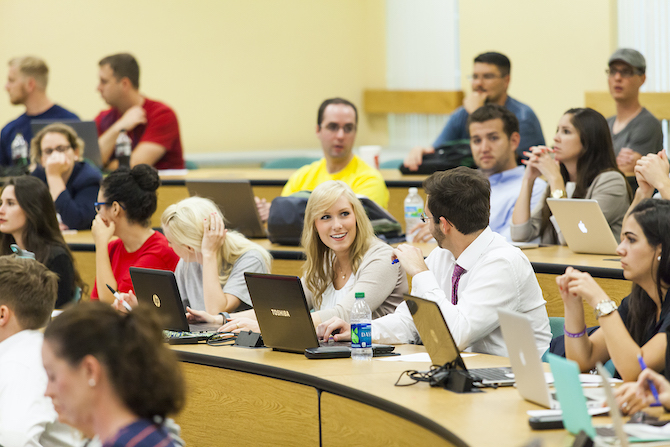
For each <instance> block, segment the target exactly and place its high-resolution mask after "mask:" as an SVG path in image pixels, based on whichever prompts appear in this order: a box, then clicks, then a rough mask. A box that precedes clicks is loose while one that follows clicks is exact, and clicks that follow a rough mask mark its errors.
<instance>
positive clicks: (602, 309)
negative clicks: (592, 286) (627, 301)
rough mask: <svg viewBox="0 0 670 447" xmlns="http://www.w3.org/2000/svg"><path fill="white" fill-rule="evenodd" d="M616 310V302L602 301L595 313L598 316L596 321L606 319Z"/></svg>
mask: <svg viewBox="0 0 670 447" xmlns="http://www.w3.org/2000/svg"><path fill="white" fill-rule="evenodd" d="M615 310H617V305H616V303H615V302H614V301H612V300H602V301H601V302H599V303H598V305H597V306H596V309H595V312H594V313H595V315H596V320H597V319H598V318H600V317H604V316H605V315H609V314H611V313H612V312H614V311H615Z"/></svg>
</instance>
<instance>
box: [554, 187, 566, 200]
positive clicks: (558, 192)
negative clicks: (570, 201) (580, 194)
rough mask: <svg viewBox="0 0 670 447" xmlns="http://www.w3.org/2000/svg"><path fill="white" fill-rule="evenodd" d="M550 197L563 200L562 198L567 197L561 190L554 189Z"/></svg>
mask: <svg viewBox="0 0 670 447" xmlns="http://www.w3.org/2000/svg"><path fill="white" fill-rule="evenodd" d="M551 197H552V198H554V199H564V198H566V197H568V195H567V194H566V192H565V191H563V190H562V189H554V190H553V191H552V192H551Z"/></svg>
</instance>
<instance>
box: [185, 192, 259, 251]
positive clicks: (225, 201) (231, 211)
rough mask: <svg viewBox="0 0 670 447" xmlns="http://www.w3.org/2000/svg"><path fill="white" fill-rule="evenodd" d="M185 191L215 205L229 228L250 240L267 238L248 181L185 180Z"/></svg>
mask: <svg viewBox="0 0 670 447" xmlns="http://www.w3.org/2000/svg"><path fill="white" fill-rule="evenodd" d="M186 188H188V192H189V194H190V195H192V196H199V197H204V198H207V199H211V200H212V201H213V202H214V203H216V205H217V206H218V207H219V209H220V210H221V212H222V213H223V215H224V217H225V219H226V228H229V229H231V230H235V231H238V232H240V233H242V234H243V235H245V236H246V237H249V238H265V237H267V234H266V232H265V228H264V226H263V222H262V221H261V218H260V216H259V215H258V209H257V208H256V201H255V200H254V192H253V190H252V189H251V183H249V180H186Z"/></svg>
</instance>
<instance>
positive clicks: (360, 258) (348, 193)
mask: <svg viewBox="0 0 670 447" xmlns="http://www.w3.org/2000/svg"><path fill="white" fill-rule="evenodd" d="M302 246H303V247H304V248H305V254H306V255H307V261H306V262H305V265H304V267H303V277H302V284H303V287H304V289H305V296H306V298H307V304H308V305H309V307H310V308H312V309H313V310H314V311H313V312H312V320H313V322H314V325H315V326H318V325H319V324H320V323H321V322H322V321H325V320H327V319H329V318H331V317H333V316H338V317H340V318H343V319H345V320H347V321H348V320H349V313H350V311H351V308H352V307H353V305H354V301H355V293H356V292H363V293H365V301H366V302H367V303H368V306H370V309H371V310H372V318H378V317H381V316H383V315H386V314H388V313H391V312H393V311H394V310H395V308H396V306H398V304H399V303H401V302H402V296H403V293H406V292H407V290H408V286H407V275H405V271H404V270H403V269H402V268H401V267H400V265H399V264H391V255H392V252H393V249H392V248H391V247H390V246H389V245H387V244H385V243H383V242H382V241H380V240H379V239H377V238H376V237H375V234H374V231H373V230H372V224H371V223H370V220H369V219H368V216H367V215H366V214H365V210H364V209H363V205H361V202H360V201H359V200H358V199H357V198H356V195H355V194H354V192H353V191H352V189H351V188H350V187H349V185H347V184H346V183H344V182H342V181H339V180H329V181H327V182H324V183H322V184H320V185H319V186H317V187H316V188H315V189H314V191H313V192H312V194H311V195H310V197H309V200H308V202H307V208H306V209H305V227H304V229H303V233H302ZM217 317H218V316H217ZM234 317H235V318H233V320H232V321H231V322H229V323H228V324H226V325H224V326H223V328H222V330H224V331H231V330H238V329H240V328H241V327H245V328H249V329H253V330H258V323H257V322H256V320H255V314H254V313H253V312H244V313H240V314H237V315H235V316H234ZM207 322H209V323H218V322H222V323H225V321H223V320H222V318H221V317H218V318H217V320H215V321H214V320H209V321H207Z"/></svg>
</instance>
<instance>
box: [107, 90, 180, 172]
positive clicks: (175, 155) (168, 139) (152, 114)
mask: <svg viewBox="0 0 670 447" xmlns="http://www.w3.org/2000/svg"><path fill="white" fill-rule="evenodd" d="M142 108H143V109H144V112H145V113H146V116H147V123H146V124H140V125H139V126H136V127H135V128H134V129H133V130H131V131H130V132H128V136H129V137H130V139H131V140H132V147H133V149H135V146H137V145H138V144H139V143H141V142H144V141H146V142H151V143H156V144H160V145H161V146H163V147H164V148H165V149H166V152H165V154H164V155H163V157H162V158H161V159H160V160H158V161H157V162H156V164H155V165H154V167H155V168H156V169H183V168H184V154H183V150H182V147H181V137H180V136H179V122H178V121H177V115H175V113H174V111H173V110H172V109H171V108H170V107H168V106H166V105H165V104H163V103H162V102H158V101H153V100H151V99H149V98H144V104H143V105H142ZM119 118H121V113H119V111H118V110H116V109H107V110H103V111H102V112H100V113H99V114H98V116H96V117H95V124H96V126H97V127H98V135H102V134H103V133H105V131H106V130H107V129H109V128H110V127H111V126H112V124H114V123H115V122H116V121H117V120H118V119H119ZM111 159H114V154H112V158H111Z"/></svg>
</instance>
